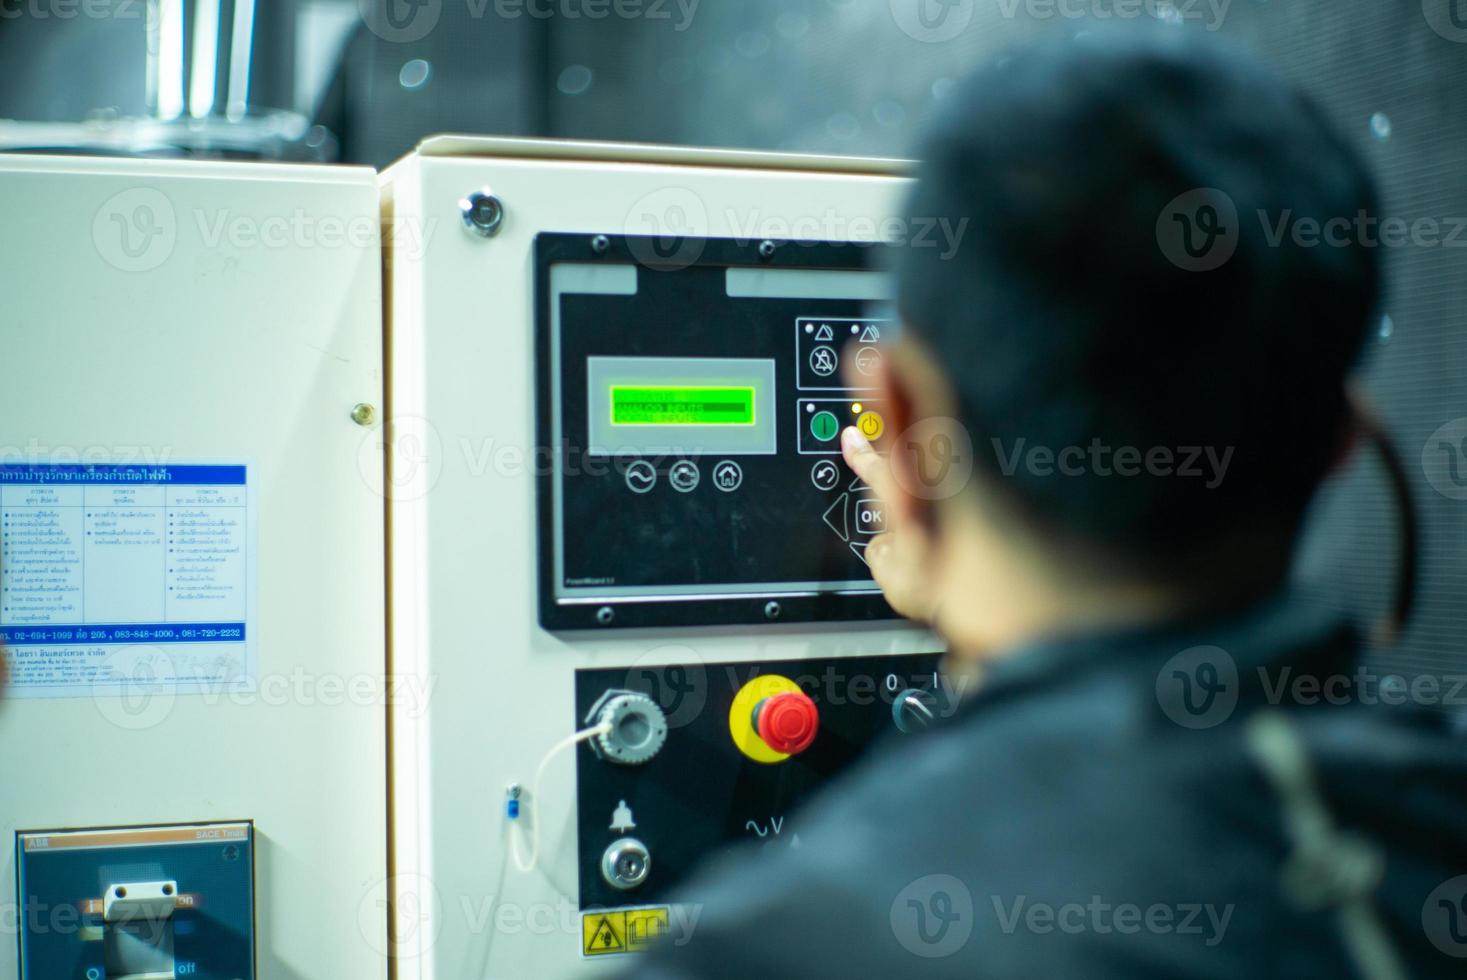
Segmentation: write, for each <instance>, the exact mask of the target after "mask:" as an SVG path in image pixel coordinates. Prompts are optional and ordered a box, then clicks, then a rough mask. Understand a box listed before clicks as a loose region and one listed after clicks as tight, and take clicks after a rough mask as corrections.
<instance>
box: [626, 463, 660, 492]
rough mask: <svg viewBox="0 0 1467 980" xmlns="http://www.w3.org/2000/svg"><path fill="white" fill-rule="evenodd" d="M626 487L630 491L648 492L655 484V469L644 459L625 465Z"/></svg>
mask: <svg viewBox="0 0 1467 980" xmlns="http://www.w3.org/2000/svg"><path fill="white" fill-rule="evenodd" d="M626 481H627V489H628V490H630V491H631V492H632V493H650V492H651V490H652V488H653V487H655V486H657V469H656V467H654V466H653V465H652V464H651V463H649V462H647V461H646V460H644V459H639V460H637V461H636V462H635V463H633V464H632V465H630V466H628V467H627V472H626Z"/></svg>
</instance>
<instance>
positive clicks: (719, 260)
mask: <svg viewBox="0 0 1467 980" xmlns="http://www.w3.org/2000/svg"><path fill="white" fill-rule="evenodd" d="M653 241H654V240H653V239H652V238H650V237H646V236H632V235H619V234H572V233H563V232H541V233H540V234H538V235H536V236H535V244H534V277H535V441H536V445H537V446H541V447H553V443H552V439H553V437H554V436H553V433H552V432H551V427H552V417H553V416H552V405H551V383H550V382H551V371H552V370H554V369H555V365H553V364H551V357H550V312H551V311H550V267H551V266H552V265H555V264H557V263H563V262H577V263H597V262H606V263H609V264H616V265H628V264H633V265H638V266H641V267H642V268H644V269H647V268H650V269H657V270H659V271H667V272H675V270H677V269H683V268H696V267H708V266H719V267H724V268H728V267H734V266H741V267H747V268H766V269H831V270H850V271H860V270H866V269H871V268H872V267H873V266H874V264H875V263H874V261H873V260H874V259H876V258H877V255H876V253H877V252H878V251H879V250H880V249H883V248H885V247H886V246H884V245H882V244H880V243H855V242H808V241H798V242H796V241H784V240H770V241H737V240H734V239H726V238H708V239H703V240H701V241H700V242H697V243H692V242H689V243H687V244H688V245H689V247H688V248H686V249H682V248H678V249H674V250H673V254H676V255H678V256H682V255H685V254H695V255H696V256H697V257H696V258H695V259H693V260H692V261H679V262H678V263H677V264H676V265H675V266H671V265H670V266H667V267H662V268H659V266H658V265H656V264H655V263H652V262H648V261H646V257H647V256H648V255H651V254H657V253H656V252H655V251H654V249H653V247H652V245H653ZM553 451H556V452H559V451H560V449H559V447H554V449H553ZM554 479H555V476H554V467H549V466H547V467H542V468H541V472H540V473H539V474H538V475H537V477H536V481H535V531H536V542H537V551H538V561H537V564H538V573H537V584H538V595H539V614H540V625H541V627H543V628H544V629H546V630H554V631H566V630H604V629H622V628H643V629H645V628H648V627H665V626H715V625H719V626H722V625H739V624H754V623H775V622H781V623H809V622H864V621H873V620H892V619H897V618H899V617H898V616H897V614H896V613H895V612H893V611H892V608H891V606H889V605H888V604H887V602H886V600H885V599H884V598H882V597H881V596H880V595H879V594H861V595H853V594H847V593H839V592H821V593H817V594H813V595H812V594H803V595H800V594H794V595H790V594H781V595H770V596H756V597H743V598H736V597H718V598H696V599H667V598H665V597H659V598H656V599H637V598H635V597H633V598H617V599H612V600H609V601H606V602H595V601H591V602H586V601H577V602H573V603H569V602H560V601H557V600H556V598H555V555H554V541H555V528H554V521H555V519H556V518H555V505H554ZM771 603H774V604H775V605H774V607H773V609H771V606H770V604H771ZM605 610H610V616H609V619H608V618H607V613H606V611H605Z"/></svg>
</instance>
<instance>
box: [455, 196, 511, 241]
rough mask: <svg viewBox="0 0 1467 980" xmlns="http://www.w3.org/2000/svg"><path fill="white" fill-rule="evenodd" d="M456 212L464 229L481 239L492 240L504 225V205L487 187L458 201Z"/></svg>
mask: <svg viewBox="0 0 1467 980" xmlns="http://www.w3.org/2000/svg"><path fill="white" fill-rule="evenodd" d="M458 210H459V213H460V214H462V215H463V219H464V227H465V228H467V229H468V230H469V231H471V232H473V233H474V234H475V235H479V236H481V237H483V238H493V237H494V236H495V235H497V234H499V229H500V226H502V225H503V224H504V203H503V202H502V201H500V200H499V198H497V197H495V196H494V195H493V194H491V193H490V192H489V188H487V187H486V188H484V189H483V190H481V191H475V192H474V193H472V194H470V195H469V196H468V197H466V198H464V199H463V200H461V201H459V202H458Z"/></svg>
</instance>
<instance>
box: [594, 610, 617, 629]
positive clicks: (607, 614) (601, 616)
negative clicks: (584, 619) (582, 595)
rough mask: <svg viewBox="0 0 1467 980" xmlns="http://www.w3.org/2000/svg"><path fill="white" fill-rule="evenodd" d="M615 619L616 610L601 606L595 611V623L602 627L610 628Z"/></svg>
mask: <svg viewBox="0 0 1467 980" xmlns="http://www.w3.org/2000/svg"><path fill="white" fill-rule="evenodd" d="M615 618H616V610H615V609H612V608H611V607H610V606H602V607H601V608H600V609H598V610H596V622H598V623H600V624H601V625H602V626H610V625H611V621H612V620H613V619H615Z"/></svg>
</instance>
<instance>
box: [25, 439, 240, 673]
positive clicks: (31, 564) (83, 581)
mask: <svg viewBox="0 0 1467 980" xmlns="http://www.w3.org/2000/svg"><path fill="white" fill-rule="evenodd" d="M253 535H254V513H253V496H252V494H251V491H250V484H249V468H248V466H246V465H244V464H187V465H167V466H131V465H110V464H98V465H88V464H75V463H72V464H65V465H60V464H47V463H19V464H15V463H9V464H0V639H3V640H4V642H5V645H6V647H7V654H8V656H9V660H10V668H11V672H10V690H9V691H8V692H7V693H8V694H9V695H10V696H13V697H85V696H93V695H98V694H107V693H109V692H110V691H112V690H114V689H115V690H116V692H117V693H119V694H121V693H138V692H140V691H147V690H148V689H149V688H150V687H158V688H166V690H167V691H168V692H169V693H175V694H187V693H198V692H202V691H204V690H217V689H219V688H221V687H231V686H238V685H242V684H245V683H247V682H248V681H249V680H250V678H251V676H252V672H253V667H254V658H253V656H252V649H253V640H254V636H253V625H254V624H253V615H252V611H253V602H254V595H253V588H252V586H253V578H254V549H253V544H252V542H253V540H254V537H253Z"/></svg>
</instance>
